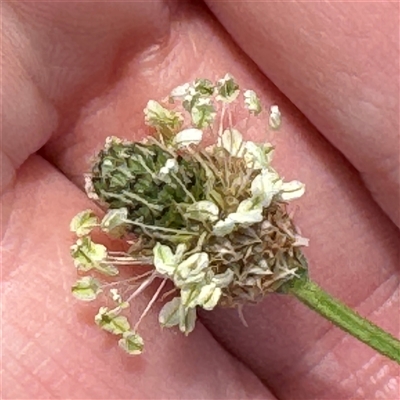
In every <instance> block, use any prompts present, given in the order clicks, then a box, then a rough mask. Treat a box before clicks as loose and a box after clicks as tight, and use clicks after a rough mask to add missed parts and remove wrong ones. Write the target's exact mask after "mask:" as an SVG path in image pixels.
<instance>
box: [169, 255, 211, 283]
mask: <svg viewBox="0 0 400 400" xmlns="http://www.w3.org/2000/svg"><path fill="white" fill-rule="evenodd" d="M209 261H210V259H209V257H208V254H207V253H195V254H192V255H191V256H190V257H189V258H187V259H186V260H184V261H182V262H181V263H180V264H179V265H178V267H177V269H176V274H177V276H178V278H180V279H182V280H188V279H189V278H190V277H197V276H198V275H199V274H200V273H201V272H203V270H204V269H206V268H207V267H208V263H209ZM196 280H197V279H196Z"/></svg>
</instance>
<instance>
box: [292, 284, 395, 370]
mask: <svg viewBox="0 0 400 400" xmlns="http://www.w3.org/2000/svg"><path fill="white" fill-rule="evenodd" d="M285 286H286V287H285V289H284V291H285V292H286V293H289V294H291V295H293V296H295V297H296V298H297V299H298V300H300V301H301V302H302V303H303V304H305V305H306V306H307V307H309V308H310V309H312V310H314V311H316V312H317V313H318V314H320V315H322V316H323V317H325V318H326V319H328V320H329V321H331V322H332V323H333V324H335V325H336V326H338V327H339V328H341V329H342V330H344V331H345V332H348V333H350V335H352V336H354V337H355V338H357V339H358V340H360V341H361V342H363V343H365V344H367V345H368V346H370V347H372V348H373V349H375V350H377V351H378V352H379V353H381V354H383V355H384V356H386V357H389V358H390V359H392V360H394V361H396V362H397V363H398V364H400V341H399V340H398V339H396V338H395V337H393V336H392V335H391V334H389V333H388V332H385V331H384V330H383V329H381V328H379V327H378V326H376V325H374V324H373V323H372V322H370V321H368V320H367V319H365V318H363V317H362V316H361V315H359V314H358V313H357V312H355V311H354V310H352V309H351V308H349V307H347V306H346V305H345V304H343V303H342V302H340V301H339V300H337V299H335V298H333V297H332V296H330V295H329V294H328V293H327V292H325V290H323V289H322V288H320V287H319V286H318V285H317V284H316V283H314V282H311V281H310V280H308V279H307V278H305V277H301V278H297V279H293V280H292V281H291V282H288V284H287V285H285Z"/></svg>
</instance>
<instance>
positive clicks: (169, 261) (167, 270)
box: [153, 243, 177, 276]
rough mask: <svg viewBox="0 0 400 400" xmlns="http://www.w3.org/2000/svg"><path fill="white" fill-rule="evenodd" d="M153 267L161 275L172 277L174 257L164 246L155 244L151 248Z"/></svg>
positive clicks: (174, 268)
mask: <svg viewBox="0 0 400 400" xmlns="http://www.w3.org/2000/svg"><path fill="white" fill-rule="evenodd" d="M153 254H154V259H153V263H154V267H155V268H156V270H157V272H159V273H160V274H162V275H167V276H172V275H173V274H174V272H175V270H176V267H177V265H176V261H175V256H174V253H173V252H172V250H171V249H170V248H169V247H168V246H165V245H162V244H160V243H156V245H155V246H154V248H153Z"/></svg>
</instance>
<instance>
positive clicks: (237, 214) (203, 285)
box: [71, 74, 304, 354]
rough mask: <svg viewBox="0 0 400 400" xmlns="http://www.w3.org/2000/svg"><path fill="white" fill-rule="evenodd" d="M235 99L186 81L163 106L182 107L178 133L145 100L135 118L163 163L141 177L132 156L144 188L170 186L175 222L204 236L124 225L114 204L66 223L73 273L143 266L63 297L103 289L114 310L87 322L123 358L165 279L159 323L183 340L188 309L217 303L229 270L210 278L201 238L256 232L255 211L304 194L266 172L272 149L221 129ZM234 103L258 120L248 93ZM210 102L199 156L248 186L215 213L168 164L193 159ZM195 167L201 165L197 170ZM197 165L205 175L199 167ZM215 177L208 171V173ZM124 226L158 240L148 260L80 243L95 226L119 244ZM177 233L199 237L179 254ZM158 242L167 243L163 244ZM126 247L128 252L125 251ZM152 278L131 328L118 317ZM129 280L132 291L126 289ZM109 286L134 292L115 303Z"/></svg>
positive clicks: (228, 82) (232, 88) (233, 89)
mask: <svg viewBox="0 0 400 400" xmlns="http://www.w3.org/2000/svg"><path fill="white" fill-rule="evenodd" d="M239 94H240V90H239V86H238V85H237V84H236V82H235V80H234V79H233V77H232V76H231V75H229V74H227V75H226V76H225V77H224V78H223V79H221V80H219V81H218V82H217V84H216V85H214V84H212V82H210V81H208V80H206V79H198V80H196V81H195V82H193V83H192V84H189V83H187V84H184V85H182V86H179V87H177V88H176V89H174V90H173V91H172V92H171V94H170V96H169V100H170V102H172V103H174V102H175V101H180V102H181V104H182V106H183V108H184V109H185V110H186V111H187V112H188V113H189V114H190V117H191V124H190V126H186V127H183V124H184V121H185V118H184V116H183V115H182V114H181V113H179V112H177V111H173V110H169V109H167V108H165V107H163V106H162V105H161V104H160V103H158V102H156V101H154V100H150V101H149V102H148V103H147V106H146V108H145V110H144V114H145V121H146V123H147V124H148V125H149V126H151V127H153V128H155V130H156V133H157V134H158V136H156V137H155V138H153V140H155V143H156V144H157V146H160V148H162V149H163V150H165V152H166V154H169V155H170V157H169V158H167V159H166V160H165V161H164V162H163V164H162V165H161V167H159V169H158V170H151V169H149V167H148V165H147V164H146V162H145V161H144V159H143V157H142V156H140V157H138V158H137V160H139V164H140V168H142V169H143V170H144V171H147V172H148V173H149V176H151V179H153V180H154V181H156V182H163V183H167V184H173V183H175V184H177V185H178V187H180V188H182V189H183V191H184V192H185V193H186V192H187V195H188V198H189V199H190V201H191V203H190V204H185V205H184V218H186V219H188V220H191V221H197V222H200V223H203V224H205V226H206V229H205V231H204V233H203V234H201V233H199V232H196V231H184V230H182V229H181V230H175V229H173V228H169V227H162V226H150V225H148V224H145V223H144V222H143V219H140V218H139V219H132V218H131V217H130V215H129V210H128V207H124V206H120V207H118V208H110V209H109V210H108V211H107V213H106V214H105V216H104V217H103V218H102V219H101V220H100V219H99V218H98V217H97V216H96V215H95V214H94V213H93V211H91V210H85V211H83V212H81V213H79V214H78V215H77V216H76V217H75V218H74V219H73V220H72V222H71V230H72V231H73V232H75V234H76V235H77V236H78V240H77V241H76V243H75V244H74V245H73V246H72V247H71V254H72V256H73V258H74V262H75V265H76V267H77V269H78V270H79V271H82V272H84V273H87V272H89V271H92V272H95V273H99V274H102V275H107V276H110V277H115V276H116V275H118V273H119V267H120V266H122V265H139V264H144V265H148V266H152V268H150V269H149V270H148V271H147V272H146V273H144V274H142V275H140V276H135V277H132V278H130V279H127V280H124V281H117V282H112V283H103V284H102V283H100V281H99V280H98V279H96V278H95V277H93V276H84V277H82V278H80V279H79V280H78V281H77V282H76V284H75V285H74V286H73V288H72V292H73V294H74V295H75V296H76V297H77V298H79V299H81V300H85V301H92V300H94V299H95V298H96V297H97V296H98V295H99V294H100V293H102V292H103V291H104V290H105V289H108V292H109V296H108V297H109V301H110V300H111V301H112V302H114V305H115V307H114V308H111V309H109V308H108V307H100V309H99V312H98V314H97V315H96V317H95V322H96V324H97V325H98V326H100V327H101V328H102V329H104V330H106V331H107V332H110V333H113V334H115V335H119V336H120V337H121V338H120V341H119V343H120V346H121V347H123V348H124V349H125V350H126V351H127V352H128V353H130V354H139V353H140V352H141V351H142V349H143V339H142V338H141V336H140V335H139V334H138V332H137V329H138V326H139V323H140V321H141V320H142V319H143V317H144V316H145V315H146V313H147V312H148V310H149V309H150V307H151V306H152V304H153V303H154V302H155V300H156V298H157V297H158V296H159V294H160V293H161V290H162V288H163V287H164V284H165V283H166V281H172V282H173V284H174V286H175V292H176V293H179V294H178V295H177V296H175V297H174V298H173V299H172V300H170V301H168V302H167V303H166V304H165V305H164V306H163V307H162V309H161V311H160V314H159V322H160V324H161V325H162V326H164V327H173V326H178V327H179V329H180V330H181V331H182V332H183V333H185V334H188V333H190V332H191V331H192V330H193V329H194V326H195V321H196V308H197V307H201V308H203V309H205V310H212V309H213V308H214V307H216V306H217V305H218V303H219V301H220V299H221V296H222V294H223V291H224V289H226V288H228V287H229V285H231V283H232V281H233V280H234V279H235V273H234V271H233V270H232V269H229V268H227V269H224V270H223V272H221V273H216V272H215V271H216V270H217V269H218V268H213V266H212V265H211V264H212V263H213V262H214V261H213V260H211V259H210V255H209V254H208V253H207V252H206V251H204V248H203V247H202V245H201V242H202V240H203V241H204V240H206V239H205V237H206V236H207V235H208V236H207V240H208V239H209V237H215V238H217V240H218V238H224V237H226V236H228V235H230V234H232V233H234V232H235V231H236V230H238V229H243V228H247V227H251V226H252V225H255V224H259V223H260V222H262V221H263V219H264V218H265V210H267V209H268V207H270V205H271V203H272V202H273V201H277V202H283V203H285V202H287V201H290V200H293V199H297V198H298V197H300V196H302V195H303V193H304V185H303V184H302V183H300V182H298V181H291V182H284V181H283V179H282V178H281V177H280V176H279V175H278V173H277V172H276V171H275V170H274V169H273V168H272V166H271V160H272V154H273V146H272V145H270V144H269V143H262V144H256V143H254V142H252V141H245V140H244V139H243V137H242V134H241V133H240V132H239V131H238V130H237V129H235V128H234V127H233V126H231V124H229V127H228V128H227V129H225V126H224V114H225V112H226V110H227V107H228V105H229V104H230V103H232V102H233V101H235V100H237V99H238V96H239ZM243 97H244V106H245V107H246V108H247V110H248V111H249V113H250V114H252V115H258V114H259V113H260V112H261V104H260V100H259V98H258V96H257V95H256V93H255V92H254V91H252V90H246V91H244V92H243ZM214 101H216V102H220V104H222V110H221V117H220V119H219V125H218V128H217V138H216V139H217V141H216V143H215V144H214V145H212V146H209V147H208V148H206V149H204V155H205V157H217V158H218V157H220V158H222V159H225V161H226V162H227V163H228V164H229V163H230V162H236V161H239V162H243V165H244V168H248V170H249V171H250V172H251V173H250V174H249V176H248V178H249V177H251V179H250V180H249V181H246V182H244V183H240V185H239V186H246V187H248V189H246V190H247V192H248V193H249V196H248V197H247V198H243V196H242V200H241V201H240V202H238V204H237V205H236V207H235V209H232V210H231V212H229V213H226V212H225V211H226V210H224V209H223V206H222V205H221V204H222V203H223V202H221V201H220V202H218V201H216V200H215V199H214V200H213V199H212V198H206V199H202V200H196V199H195V198H194V196H193V195H192V194H191V193H190V191H189V190H188V189H187V188H186V185H185V182H183V180H182V179H180V178H179V177H178V176H177V174H178V173H179V168H180V165H179V163H178V156H179V154H180V152H182V151H184V152H187V153H188V154H192V155H193V157H195V155H196V148H197V146H198V145H199V144H201V142H202V140H203V133H204V131H205V129H208V128H209V129H210V130H211V131H213V128H212V126H213V124H214V122H215V119H216V116H217V114H218V113H217V111H216V107H215V104H214ZM280 124H281V114H280V111H279V109H278V107H277V106H272V107H271V109H270V114H269V125H270V127H271V128H272V129H277V128H278V127H279V126H280ZM121 144H123V141H121V140H120V139H117V138H108V139H107V141H106V145H105V151H109V150H110V149H112V148H113V146H114V145H115V146H119V145H121ZM221 152H223V153H221ZM221 154H222V155H221ZM123 157H125V158H126V159H127V158H129V155H126V154H124V155H123ZM232 160H233V161H232ZM235 160H236V161H235ZM203 161H204V160H203ZM203 161H202V164H204V162H203ZM203 166H204V168H206V167H207V166H206V165H205V164H204V165H203ZM114 170H118V171H119V172H122V173H123V174H124V176H128V177H129V176H131V175H129V174H130V172H129V171H128V170H126V169H123V167H121V166H119V167H115V163H114V162H113V161H112V159H111V158H106V159H105V160H104V162H103V164H102V167H101V171H102V173H107V174H108V175H107V176H109V175H110V174H112V173H113V171H114ZM218 173H219V172H218V171H217V172H216V174H218ZM210 181H211V179H210ZM116 182H117V184H119V182H120V181H119V180H118V179H117V180H116ZM86 189H87V191H88V196H89V197H90V198H93V199H99V194H100V195H101V193H95V190H94V186H93V182H92V181H91V179H90V177H87V178H86ZM242 189H243V188H242ZM247 192H246V193H247ZM111 196H113V198H117V199H128V200H129V199H131V200H130V201H138V202H139V203H140V204H142V205H143V204H144V205H145V206H148V207H149V208H151V209H152V210H156V211H157V210H158V208H157V207H158V206H157V205H156V204H150V203H149V202H148V201H147V200H146V199H144V198H142V197H140V193H139V194H138V193H126V192H124V193H123V196H125V197H122V195H121V194H119V193H112V194H111ZM132 226H134V227H138V228H140V229H142V230H143V231H144V232H149V231H156V232H158V234H157V236H154V237H153V239H154V240H152V241H151V243H152V245H151V251H150V252H149V251H147V253H143V252H142V253H140V255H138V254H139V253H135V251H131V250H129V251H128V252H113V251H109V250H108V249H107V248H106V246H104V245H102V244H99V243H94V242H93V241H92V239H91V237H90V234H91V232H92V230H93V229H95V228H99V229H100V230H101V231H103V232H105V233H107V234H109V235H110V236H113V237H123V236H124V234H126V232H127V231H129V228H130V227H132ZM185 234H186V235H189V236H190V235H192V236H196V235H197V236H199V238H198V240H197V245H196V247H194V248H193V247H190V246H188V245H187V244H186V243H185V241H184V240H183V241H182V242H181V243H179V241H178V242H177V245H176V243H175V242H176V238H175V236H176V237H178V238H179V237H182V235H185ZM150 236H151V234H150ZM157 238H164V239H165V238H168V240H169V242H168V240H167V242H165V240H164V241H163V240H157ZM167 243H172V244H173V246H172V245H168V244H167ZM134 246H135V244H133V247H134ZM254 268H255V269H254ZM254 268H253V269H249V273H254V272H255V271H256V272H257V271H258V270H259V269H260V268H261V269H262V271H261V275H262V276H264V275H266V274H272V273H273V272H272V271H271V269H270V266H269V265H268V263H267V262H266V261H265V260H260V261H258V266H257V267H254ZM257 268H258V269H257ZM155 279H161V282H162V283H161V285H160V286H159V288H158V289H157V291H156V293H155V295H154V296H153V298H152V299H151V301H150V303H149V305H148V307H146V309H145V310H144V312H143V314H142V315H141V317H140V318H139V319H138V322H137V323H136V324H135V326H134V327H133V328H131V326H130V323H129V321H128V319H127V317H126V316H125V315H122V313H123V310H125V309H126V308H128V307H129V304H130V302H131V301H132V300H133V299H134V298H135V297H136V296H137V295H139V294H140V293H142V292H143V290H144V289H145V288H146V287H148V286H149V285H150V284H151V283H152V282H153V281H154V280H155ZM138 282H140V283H139V284H138V285H136V284H137V283H138ZM116 283H117V284H119V285H120V286H124V285H125V286H126V288H127V290H125V292H129V290H131V288H132V287H134V288H135V290H134V291H133V292H131V293H130V295H129V296H124V297H126V298H125V299H123V296H122V295H121V293H120V292H119V291H118V289H116V288H115V287H114V286H115V284H116ZM135 285H136V286H135Z"/></svg>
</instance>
